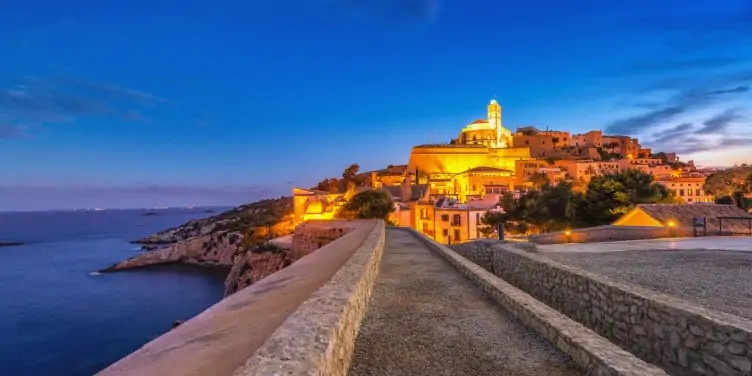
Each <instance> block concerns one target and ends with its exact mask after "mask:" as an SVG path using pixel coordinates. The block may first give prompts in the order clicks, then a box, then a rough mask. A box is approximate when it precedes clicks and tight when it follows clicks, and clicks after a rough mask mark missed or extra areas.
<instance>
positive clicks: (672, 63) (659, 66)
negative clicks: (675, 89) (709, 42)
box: [618, 57, 743, 73]
mask: <svg viewBox="0 0 752 376" xmlns="http://www.w3.org/2000/svg"><path fill="white" fill-rule="evenodd" d="M741 62H743V60H741V59H735V58H725V57H708V58H694V59H685V60H665V61H643V62H637V63H634V64H632V65H630V66H629V67H627V68H626V69H624V70H622V71H620V72H618V73H637V72H639V73H642V72H662V71H676V70H688V69H708V68H723V67H727V66H730V65H735V64H739V63H741Z"/></svg>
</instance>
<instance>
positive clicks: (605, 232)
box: [528, 225, 693, 244]
mask: <svg viewBox="0 0 752 376" xmlns="http://www.w3.org/2000/svg"><path fill="white" fill-rule="evenodd" d="M688 236H693V232H692V229H690V228H668V227H647V226H611V225H609V226H598V227H588V228H580V229H576V230H572V231H571V232H570V234H569V235H567V234H566V233H565V232H563V231H559V232H550V233H545V234H538V235H531V236H529V237H528V239H529V240H530V242H532V243H536V244H564V243H596V242H610V241H621V240H640V239H660V238H671V237H688Z"/></svg>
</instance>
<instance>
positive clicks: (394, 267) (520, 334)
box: [349, 229, 583, 376]
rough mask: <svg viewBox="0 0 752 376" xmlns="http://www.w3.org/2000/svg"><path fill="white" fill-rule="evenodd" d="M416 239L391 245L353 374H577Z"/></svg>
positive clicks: (396, 239)
mask: <svg viewBox="0 0 752 376" xmlns="http://www.w3.org/2000/svg"><path fill="white" fill-rule="evenodd" d="M580 374H583V372H582V371H581V370H580V369H579V368H577V366H576V365H575V364H574V362H573V361H572V360H571V359H570V358H569V357H567V356H566V355H564V354H562V353H561V352H559V351H558V350H556V349H555V348H554V347H553V346H551V345H550V344H549V343H548V342H546V341H545V340H544V339H542V338H541V337H539V336H538V335H537V334H536V333H534V332H532V331H530V330H528V329H527V328H525V327H524V326H523V325H522V324H520V323H519V322H518V321H516V320H515V319H514V318H513V317H512V316H511V315H509V314H508V313H507V312H505V311H503V310H502V309H500V308H497V307H496V306H495V305H494V304H493V303H492V302H491V301H490V299H489V298H488V297H487V296H486V295H485V294H484V293H483V292H482V291H480V290H479V289H477V288H476V287H475V285H473V284H472V283H471V282H470V281H469V280H467V279H466V278H465V277H464V276H463V275H461V274H460V273H458V272H456V271H455V270H454V269H453V268H452V267H451V266H450V265H449V264H448V263H447V262H446V261H444V260H443V259H441V258H440V257H439V256H438V255H436V254H435V253H433V252H432V251H431V250H429V249H428V248H427V247H426V246H425V245H424V244H423V243H421V242H420V240H419V239H417V238H415V237H414V236H413V235H412V234H411V233H409V232H407V231H404V230H399V229H388V230H387V242H386V249H385V251H384V256H383V259H382V261H381V270H380V272H379V277H378V279H377V281H376V286H375V288H374V292H373V295H372V296H371V300H370V302H369V305H368V311H367V313H366V316H365V318H364V320H363V323H362V326H361V328H360V332H359V334H358V338H357V341H356V345H355V354H354V359H353V363H352V366H351V368H350V372H349V375H351V376H366V375H368V376H371V375H378V376H381V375H384V376H386V375H390V376H391V375H394V376H399V375H431V376H434V375H500V376H503V375H509V376H512V375H519V376H527V375H530V376H532V375H551V376H563V375H567V376H569V375H580Z"/></svg>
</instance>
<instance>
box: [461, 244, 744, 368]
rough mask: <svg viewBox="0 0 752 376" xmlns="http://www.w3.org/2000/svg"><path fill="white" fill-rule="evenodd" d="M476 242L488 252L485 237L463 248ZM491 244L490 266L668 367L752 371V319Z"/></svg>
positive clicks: (627, 347)
mask: <svg viewBox="0 0 752 376" xmlns="http://www.w3.org/2000/svg"><path fill="white" fill-rule="evenodd" d="M473 244H476V245H475V247H476V249H477V250H478V252H480V253H486V252H487V251H488V248H489V246H488V244H484V243H482V242H481V243H470V244H467V245H463V246H465V248H466V249H465V250H464V251H463V252H465V253H470V252H472V248H473ZM492 248H494V250H493V256H492V257H493V266H492V268H491V270H492V271H493V273H495V274H496V275H498V276H499V277H501V278H502V279H504V280H505V281H507V282H509V283H511V284H512V285H514V286H516V287H518V288H520V289H522V290H523V291H525V292H527V293H529V294H530V295H532V296H533V297H535V298H537V299H539V300H541V301H542V302H544V303H546V304H548V305H549V306H551V307H552V308H555V309H557V310H558V311H560V312H562V313H564V314H566V315H567V316H569V317H571V318H572V319H574V320H576V321H578V322H579V323H581V324H583V325H584V326H586V327H588V328H590V329H592V330H593V331H595V332H597V333H598V334H600V335H602V336H603V337H605V338H607V339H609V340H611V341H612V342H614V343H615V344H617V345H619V346H620V347H622V348H623V349H625V350H628V351H630V352H631V353H633V354H634V355H636V356H638V357H639V358H641V359H643V360H645V361H647V362H650V363H653V364H655V365H658V366H660V367H661V368H663V369H665V370H666V371H667V372H668V373H669V374H672V375H682V376H684V375H723V376H737V375H752V321H749V320H745V319H742V318H740V317H736V316H733V315H729V314H725V313H722V312H716V311H712V310H708V309H704V308H702V307H697V306H694V305H692V304H689V303H687V302H685V301H682V300H680V299H677V298H675V297H672V296H668V295H664V294H660V293H656V292H653V291H649V290H646V289H643V288H640V287H638V286H633V285H629V284H625V283H619V282H615V281H612V280H610V279H607V278H605V277H602V276H599V275H596V274H593V273H589V272H585V271H581V270H578V269H575V268H572V267H569V266H566V265H562V264H559V263H556V262H554V261H551V260H549V259H547V258H545V257H544V256H542V255H540V254H533V253H527V252H524V251H520V250H516V249H514V248H513V247H510V246H508V245H503V244H500V245H495V246H492ZM483 257H485V256H483Z"/></svg>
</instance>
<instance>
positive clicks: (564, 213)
mask: <svg viewBox="0 0 752 376" xmlns="http://www.w3.org/2000/svg"><path fill="white" fill-rule="evenodd" d="M580 196H581V194H579V193H576V192H574V191H573V190H572V185H571V184H569V183H567V182H563V183H559V184H557V185H556V186H554V187H552V186H550V185H547V186H544V187H543V189H541V190H537V189H531V190H528V191H527V192H525V193H524V194H522V195H520V196H519V197H518V198H514V195H513V194H511V193H508V194H505V195H504V196H503V197H502V199H501V207H502V208H503V209H504V212H505V213H506V219H507V220H508V222H507V223H508V226H507V228H509V230H510V232H517V233H521V234H526V233H528V232H546V231H556V230H562V229H565V228H568V227H571V226H572V225H573V224H574V223H575V219H576V214H577V211H576V202H578V201H579V200H580Z"/></svg>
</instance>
